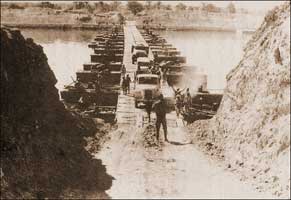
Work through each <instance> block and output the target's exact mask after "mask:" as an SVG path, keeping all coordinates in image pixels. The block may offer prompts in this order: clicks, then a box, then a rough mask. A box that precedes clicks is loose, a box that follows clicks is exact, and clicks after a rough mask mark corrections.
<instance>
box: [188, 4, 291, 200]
mask: <svg viewBox="0 0 291 200" xmlns="http://www.w3.org/2000/svg"><path fill="white" fill-rule="evenodd" d="M201 127H203V128H201ZM191 129H192V131H193V133H194V134H193V135H194V138H195V139H194V140H193V142H198V143H199V144H200V145H201V146H204V147H205V150H206V151H208V152H211V154H212V155H217V156H218V157H219V158H222V159H223V160H225V162H226V164H227V166H228V168H230V169H233V170H236V171H239V172H240V174H242V175H243V177H245V178H249V179H251V180H252V181H253V182H254V183H255V185H256V187H257V189H259V190H261V191H263V190H265V191H268V192H272V193H273V194H274V195H277V196H280V197H285V198H286V197H289V198H290V171H289V170H290V5H289V3H288V2H287V3H285V4H283V5H281V6H280V7H276V8H275V9H274V10H272V11H270V12H269V13H268V14H267V16H266V17H265V19H264V21H263V23H262V25H261V26H260V28H259V29H258V30H257V31H256V33H255V34H254V36H253V37H252V39H251V40H250V41H249V42H248V44H247V45H246V48H245V54H244V56H243V59H242V60H241V62H240V63H239V64H238V65H237V67H235V68H234V69H233V70H232V71H231V72H230V73H229V74H228V76H227V87H226V89H225V92H224V96H223V99H222V102H221V106H220V108H219V110H218V113H217V115H216V117H214V118H213V119H212V120H209V121H200V122H197V123H195V124H193V126H192V127H191Z"/></svg>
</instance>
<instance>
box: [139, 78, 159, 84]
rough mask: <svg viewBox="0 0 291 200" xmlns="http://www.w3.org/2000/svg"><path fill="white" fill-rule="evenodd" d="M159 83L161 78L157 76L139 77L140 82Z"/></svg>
mask: <svg viewBox="0 0 291 200" xmlns="http://www.w3.org/2000/svg"><path fill="white" fill-rule="evenodd" d="M158 83H159V79H158V78H156V77H140V78H139V79H138V84H151V85H157V84H158Z"/></svg>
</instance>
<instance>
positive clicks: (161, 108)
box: [153, 94, 169, 142]
mask: <svg viewBox="0 0 291 200" xmlns="http://www.w3.org/2000/svg"><path fill="white" fill-rule="evenodd" d="M153 110H154V111H155V112H156V116H157V120H156V129H157V135H156V137H157V141H159V135H160V127H161V124H162V126H163V130H164V137H165V141H166V142H169V140H168V137H167V134H168V132H167V121H166V110H167V107H166V102H165V100H164V96H163V95H162V94H160V96H159V100H158V101H156V102H155V103H154V104H153Z"/></svg>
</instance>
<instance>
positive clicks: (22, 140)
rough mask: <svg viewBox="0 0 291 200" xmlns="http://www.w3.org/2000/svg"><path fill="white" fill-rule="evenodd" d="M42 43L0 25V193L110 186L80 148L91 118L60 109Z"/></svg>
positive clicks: (44, 193) (43, 193) (55, 193)
mask: <svg viewBox="0 0 291 200" xmlns="http://www.w3.org/2000/svg"><path fill="white" fill-rule="evenodd" d="M56 82H57V80H56V78H55V76H54V74H53V72H52V71H51V69H50V67H49V66H48V63H47V57H46V55H45V54H44V53H43V50H42V47H41V46H40V45H37V44H35V43H34V42H33V40H32V39H25V38H24V37H23V36H22V35H21V33H20V31H18V30H10V29H6V28H3V27H1V198H35V197H37V198H42V197H50V198H58V197H59V196H60V195H64V194H63V192H64V190H80V191H82V190H86V191H90V190H98V191H100V192H101V193H102V195H103V196H102V197H105V193H104V191H105V190H107V189H108V188H110V185H111V181H112V177H110V176H109V175H107V174H106V170H105V167H104V166H103V165H102V164H101V161H100V160H96V159H95V160H93V159H92V158H91V155H90V154H89V153H88V152H87V151H86V150H85V149H84V146H85V145H86V142H85V140H84V137H85V136H92V135H94V134H95V133H96V127H95V124H94V123H93V121H91V120H88V119H87V120H85V119H83V118H81V117H80V116H78V115H77V114H74V113H70V112H68V111H66V110H65V108H64V105H63V104H62V103H61V102H60V101H59V95H58V91H57V89H56V88H55V84H56Z"/></svg>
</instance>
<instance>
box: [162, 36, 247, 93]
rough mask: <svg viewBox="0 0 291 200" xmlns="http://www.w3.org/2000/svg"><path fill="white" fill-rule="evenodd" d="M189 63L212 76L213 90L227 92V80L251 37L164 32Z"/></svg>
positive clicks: (210, 81)
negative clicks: (225, 88)
mask: <svg viewBox="0 0 291 200" xmlns="http://www.w3.org/2000/svg"><path fill="white" fill-rule="evenodd" d="M160 33H161V35H162V36H163V37H165V39H166V40H167V41H168V42H169V43H171V44H173V45H174V46H175V47H176V48H177V49H178V50H179V51H181V54H182V55H183V56H186V59H187V63H188V64H190V65H195V66H197V67H199V68H201V69H202V70H203V71H204V72H206V73H207V75H208V88H209V89H223V88H224V87H225V83H226V81H225V77H226V75H227V73H228V72H229V71H230V70H231V69H232V68H234V67H235V66H236V65H237V64H238V62H239V61H240V59H241V58H242V53H243V51H242V48H243V45H244V43H245V42H246V41H247V39H248V38H249V36H250V35H243V34H236V33H232V32H214V31H209V32H207V31H163V32H160Z"/></svg>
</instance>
